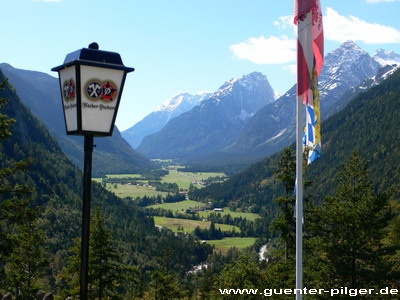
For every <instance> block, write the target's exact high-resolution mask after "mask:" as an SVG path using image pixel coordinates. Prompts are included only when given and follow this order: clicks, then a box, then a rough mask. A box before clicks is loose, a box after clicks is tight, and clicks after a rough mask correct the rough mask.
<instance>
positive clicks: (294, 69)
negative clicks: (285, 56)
mask: <svg viewBox="0 0 400 300" xmlns="http://www.w3.org/2000/svg"><path fill="white" fill-rule="evenodd" d="M282 69H284V70H287V71H289V72H290V73H291V74H294V75H296V74H297V65H296V64H294V65H287V66H284V67H282Z"/></svg>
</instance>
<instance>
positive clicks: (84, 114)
mask: <svg viewBox="0 0 400 300" xmlns="http://www.w3.org/2000/svg"><path fill="white" fill-rule="evenodd" d="M51 70H52V71H56V72H58V74H59V81H60V89H61V96H62V103H63V110H64V120H65V128H66V131H67V134H68V135H83V136H84V137H85V142H84V143H85V147H84V151H85V157H84V171H83V174H84V176H83V212H82V248H81V281H80V299H81V300H82V299H85V300H87V299H88V298H87V292H88V273H89V232H90V198H91V196H90V194H91V181H92V153H93V137H94V136H96V137H103V136H111V135H112V133H113V129H114V123H115V119H116V117H117V112H118V107H119V102H120V100H121V96H122V90H123V88H124V83H125V78H126V74H127V73H129V72H132V71H134V70H135V69H134V68H128V67H125V66H124V64H123V63H122V59H121V56H120V55H119V54H118V53H116V52H108V51H102V50H99V46H98V44H97V43H92V44H90V45H89V47H88V48H83V49H80V50H77V51H74V52H72V53H70V54H68V55H67V56H66V58H65V60H64V64H62V65H60V66H58V67H55V68H53V69H51Z"/></svg>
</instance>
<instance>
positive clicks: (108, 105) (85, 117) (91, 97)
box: [80, 65, 124, 133]
mask: <svg viewBox="0 0 400 300" xmlns="http://www.w3.org/2000/svg"><path fill="white" fill-rule="evenodd" d="M80 69H81V70H80V76H81V110H82V115H81V117H82V131H93V132H104V133H109V132H110V131H111V129H112V125H113V121H114V116H115V115H116V113H117V109H118V102H119V98H120V92H121V85H122V80H123V77H124V71H123V70H116V69H105V68H99V67H93V66H85V65H81V66H80Z"/></svg>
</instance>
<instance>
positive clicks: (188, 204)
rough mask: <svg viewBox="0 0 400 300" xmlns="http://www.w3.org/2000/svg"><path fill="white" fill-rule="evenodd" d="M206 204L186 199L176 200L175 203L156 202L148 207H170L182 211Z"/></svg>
mask: <svg viewBox="0 0 400 300" xmlns="http://www.w3.org/2000/svg"><path fill="white" fill-rule="evenodd" d="M202 206H205V204H204V203H201V202H196V201H193V200H185V201H180V202H174V203H163V204H154V205H150V206H147V207H148V208H164V209H169V210H172V211H178V212H182V210H183V211H185V210H187V209H189V208H194V207H202Z"/></svg>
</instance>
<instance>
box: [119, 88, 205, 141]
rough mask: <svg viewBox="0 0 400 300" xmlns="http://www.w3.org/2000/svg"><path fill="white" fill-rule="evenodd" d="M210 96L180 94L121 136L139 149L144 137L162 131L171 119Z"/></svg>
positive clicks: (202, 93) (123, 132) (203, 93)
mask: <svg viewBox="0 0 400 300" xmlns="http://www.w3.org/2000/svg"><path fill="white" fill-rule="evenodd" d="M210 96H211V93H210V92H199V93H197V94H189V93H184V92H181V93H178V94H176V95H175V96H174V97H172V98H171V99H169V100H167V101H166V102H165V103H164V104H163V105H162V106H160V107H158V108H156V109H155V110H154V111H153V112H152V113H150V114H149V115H147V116H146V117H145V118H144V119H143V120H141V121H140V122H138V123H136V124H135V125H134V126H132V127H131V128H129V129H127V130H125V131H122V132H121V134H122V136H123V138H124V139H126V140H127V142H128V143H129V144H130V145H131V146H132V147H133V148H137V147H138V146H139V145H140V143H141V142H142V140H143V138H144V137H146V136H148V135H150V134H153V133H156V132H158V131H160V130H161V129H162V128H163V127H164V126H165V125H166V124H167V123H168V122H169V121H170V120H171V119H173V118H175V117H178V116H180V115H181V114H183V113H185V112H187V111H189V110H191V109H192V108H193V107H195V106H197V105H199V104H200V103H201V102H202V101H203V100H204V99H207V98H208V97H210Z"/></svg>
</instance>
